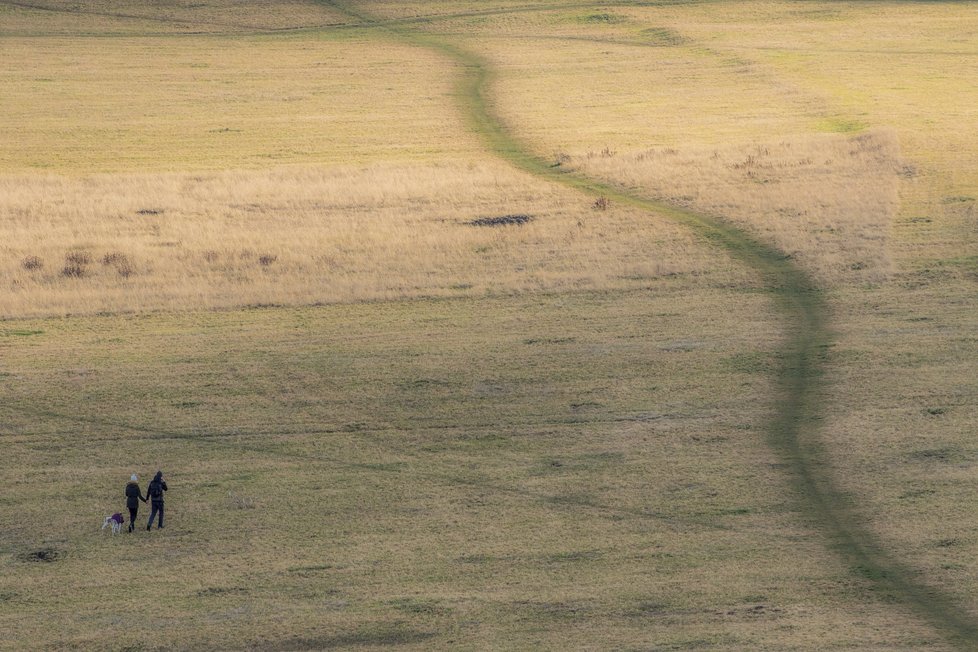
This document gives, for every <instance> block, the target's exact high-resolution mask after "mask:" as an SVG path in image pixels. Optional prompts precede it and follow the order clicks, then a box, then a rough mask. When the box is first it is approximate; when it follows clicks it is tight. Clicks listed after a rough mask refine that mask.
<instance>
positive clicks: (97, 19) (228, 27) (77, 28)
mask: <svg viewBox="0 0 978 652" xmlns="http://www.w3.org/2000/svg"><path fill="white" fill-rule="evenodd" d="M338 22H342V17H341V15H340V14H338V13H336V12H334V11H331V10H330V8H329V7H328V6H326V5H325V4H322V3H313V2H305V1H303V0H276V1H275V2H274V3H272V2H262V1H261V0H233V1H229V0H218V1H213V0H212V1H210V2H199V1H197V0H168V1H167V2H156V1H154V0H72V2H64V1H59V0H4V1H3V2H0V35H4V36H9V35H14V34H16V35H30V36H47V35H52V34H70V35H78V34H93V35H99V36H105V35H117V34H132V35H139V36H145V35H146V34H153V33H173V34H186V33H189V34H200V33H202V32H203V33H211V32H219V33H229V32H230V33H237V32H253V31H276V30H293V29H300V28H305V27H316V26H322V25H329V24H334V23H338Z"/></svg>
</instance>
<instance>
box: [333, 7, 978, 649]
mask: <svg viewBox="0 0 978 652" xmlns="http://www.w3.org/2000/svg"><path fill="white" fill-rule="evenodd" d="M325 4H327V5H329V6H330V7H331V8H333V9H336V10H338V11H340V12H342V13H344V14H346V15H348V16H350V18H351V19H352V20H354V21H355V22H356V23H357V25H358V26H366V27H370V26H373V27H375V28H378V29H383V30H385V31H386V32H388V33H390V34H393V35H395V36H396V37H398V38H400V39H402V40H405V41H407V42H410V43H413V44H415V45H417V46H420V47H426V48H430V49H434V50H437V51H440V52H442V53H444V54H446V55H448V56H450V57H451V58H452V59H453V60H455V61H456V62H457V63H458V64H459V65H460V66H461V68H462V73H461V75H460V78H459V81H458V84H459V93H458V97H459V102H460V104H461V105H462V106H461V108H462V109H463V111H464V113H465V116H466V118H467V120H468V122H469V126H470V128H471V129H472V130H473V131H474V132H476V133H478V134H479V135H480V136H481V137H482V138H483V140H484V142H485V144H486V147H487V148H488V149H489V150H491V151H492V152H494V153H495V154H496V155H498V156H499V157H500V158H502V159H504V160H506V161H508V162H509V163H510V164H512V165H514V166H515V167H517V168H519V169H521V170H523V171H525V172H528V173H530V174H533V175H535V176H537V177H540V178H543V179H546V180H549V181H551V182H555V183H560V184H563V185H565V186H569V187H571V188H574V189H576V190H578V191H580V192H582V193H585V194H588V195H592V196H595V197H601V196H603V197H606V198H608V199H610V200H612V201H614V202H618V203H621V204H624V205H629V206H633V207H636V208H640V209H643V210H647V211H650V212H655V213H656V214H658V215H662V216H665V217H668V218H669V219H672V220H674V221H676V222H678V223H680V224H682V225H684V226H686V227H687V228H689V229H691V230H692V231H693V232H694V233H696V234H698V235H699V236H700V237H702V238H703V239H704V240H706V241H708V242H709V243H712V244H713V245H715V246H717V247H718V248H721V249H723V250H724V251H725V252H726V253H727V254H729V255H731V256H733V257H734V258H735V259H737V260H739V261H740V262H741V263H743V264H744V265H746V266H748V267H749V268H751V269H752V270H754V271H755V272H757V274H758V275H759V276H760V278H761V279H762V282H763V284H764V286H765V287H766V288H767V289H768V291H769V292H770V293H771V297H772V300H773V301H774V302H775V304H776V306H777V308H778V310H779V312H780V314H781V315H782V320H783V331H784V344H783V346H782V348H781V350H780V351H779V355H778V359H779V363H780V364H779V366H778V367H777V368H776V372H775V373H776V387H777V390H778V392H779V394H780V396H779V403H780V406H781V407H780V410H779V411H778V412H777V414H773V415H771V417H770V419H769V421H768V423H767V424H766V428H765V432H766V438H767V444H768V445H769V446H770V447H771V448H772V449H773V450H774V451H775V452H776V453H777V454H778V455H779V457H780V458H781V460H782V462H783V463H784V465H785V468H786V469H787V475H788V482H789V483H790V485H791V487H792V489H793V490H794V492H795V494H796V496H797V500H798V503H799V506H800V507H801V509H802V510H803V511H804V512H805V513H806V514H807V516H808V517H809V518H811V519H812V522H813V523H814V524H815V525H816V527H818V528H819V529H820V530H821V531H822V532H823V533H824V536H825V539H826V544H827V545H828V546H829V547H831V548H832V549H833V550H835V551H837V553H838V554H839V555H840V556H841V557H842V558H843V559H844V560H845V561H846V562H847V563H848V564H849V565H850V566H851V567H852V569H853V573H858V574H859V575H860V576H861V577H863V578H866V579H868V580H869V581H870V582H871V583H872V584H873V585H874V588H875V590H876V592H877V593H878V595H879V596H880V599H881V600H882V601H884V602H889V603H893V604H897V605H902V606H903V607H905V608H907V609H909V610H910V611H912V612H914V613H916V614H917V615H918V616H919V617H921V618H922V619H923V620H925V621H927V622H929V623H930V625H931V626H932V627H934V628H935V630H937V631H938V632H939V633H940V634H941V635H942V636H943V637H944V638H945V639H946V640H947V641H948V642H949V643H950V644H952V645H954V646H955V647H958V648H960V649H962V650H972V649H975V648H976V647H978V621H976V619H975V617H974V616H973V615H972V614H969V613H967V612H966V611H965V610H964V609H963V608H962V607H961V606H960V605H958V604H956V603H955V601H954V600H953V599H952V598H951V597H950V596H949V595H947V594H945V593H944V592H942V591H941V590H940V589H939V588H938V587H934V586H930V585H928V584H926V583H925V582H923V581H921V580H920V578H919V574H918V573H917V571H915V570H914V569H913V568H911V567H910V566H908V565H906V564H905V563H903V562H901V561H900V560H898V559H896V558H895V557H894V556H893V555H892V554H891V553H890V552H888V551H887V550H886V548H885V546H884V545H883V542H881V541H879V540H878V539H877V538H876V537H875V536H874V535H873V534H872V533H871V532H870V531H869V530H868V529H867V528H865V527H864V526H863V525H862V524H861V520H860V518H859V517H858V515H857V514H856V511H855V510H854V509H853V507H852V505H851V500H850V499H849V498H847V497H845V496H843V494H842V492H841V491H840V490H839V489H838V487H837V486H836V485H835V482H834V479H833V477H832V475H831V472H830V470H829V466H828V464H827V458H826V456H825V455H824V452H823V450H822V447H821V443H820V441H819V435H818V422H819V420H820V417H821V412H822V408H823V401H824V398H823V395H822V391H821V389H822V383H823V380H822V377H823V373H824V370H825V368H826V365H827V352H828V348H829V347H830V346H831V345H832V333H831V330H830V326H829V317H828V313H829V311H828V307H827V305H826V302H825V298H824V296H823V295H822V293H821V292H820V291H819V290H818V288H817V287H816V286H815V284H814V282H813V281H812V279H811V278H810V277H809V276H808V274H807V273H806V272H805V271H804V270H803V269H801V268H800V267H799V266H798V265H796V264H795V263H794V262H793V261H791V260H790V259H789V258H788V257H786V256H785V255H784V254H783V253H782V252H780V251H778V250H777V249H775V248H774V247H772V246H771V245H768V244H765V243H763V242H761V241H759V240H757V239H755V238H754V237H753V236H751V235H750V234H748V233H747V232H745V231H743V230H741V229H739V228H736V227H735V226H733V225H731V224H729V223H726V222H724V221H721V220H718V219H715V218H712V217H709V216H706V215H702V214H699V213H696V212H693V211H690V210H687V209H684V208H680V207H677V206H672V205H669V204H666V203H663V202H660V201H655V200H652V199H648V198H645V197H641V196H638V195H636V194H633V193H631V192H628V191H626V190H624V189H622V188H620V187H616V186H614V185H611V184H608V183H604V182H601V181H596V180H593V179H589V178H586V177H584V176H582V175H579V174H575V173H571V172H566V171H562V170H560V168H555V167H552V166H551V165H549V164H548V163H547V162H545V161H543V160H541V159H540V158H538V157H536V156H534V155H533V154H532V153H530V152H529V150H528V149H527V148H526V147H524V146H523V144H522V143H521V142H520V141H519V139H518V138H517V137H516V136H515V135H513V134H512V133H511V132H510V131H508V130H507V128H506V126H505V124H504V123H503V121H502V120H500V119H499V117H498V116H497V115H496V114H495V113H494V112H493V108H492V107H493V104H492V101H491V98H490V90H489V89H490V86H491V82H492V75H493V72H492V70H491V68H490V67H489V66H488V65H487V64H486V62H485V61H484V60H483V59H482V58H481V57H479V55H478V54H477V53H474V52H471V51H468V50H465V49H463V48H461V47H458V46H457V45H455V44H453V43H451V42H449V41H445V40H442V39H440V38H437V37H434V36H431V35H428V34H425V33H422V32H419V31H417V30H412V29H411V26H410V25H411V24H412V23H406V24H398V23H396V22H394V21H381V20H378V19H376V18H374V17H371V16H369V15H366V14H364V13H362V12H360V11H358V10H357V9H356V8H354V7H351V6H349V5H347V4H346V3H344V2H341V1H326V2H325ZM575 6H579V5H575ZM594 6H603V7H607V6H609V3H599V2H596V3H594ZM524 10H525V9H524ZM416 20H417V19H416Z"/></svg>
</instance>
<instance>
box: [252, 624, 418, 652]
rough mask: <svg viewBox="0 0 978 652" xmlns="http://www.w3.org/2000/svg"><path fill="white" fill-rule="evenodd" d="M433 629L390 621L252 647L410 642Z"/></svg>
mask: <svg viewBox="0 0 978 652" xmlns="http://www.w3.org/2000/svg"><path fill="white" fill-rule="evenodd" d="M435 636H436V634H435V633H434V632H423V631H420V630H415V629H406V628H404V627H401V626H399V625H394V624H381V625H376V626H372V627H364V628H361V629H360V630H358V631H353V632H343V633H337V634H331V635H328V636H322V637H317V638H290V639H286V640H283V641H277V642H274V643H265V644H257V645H254V646H252V647H251V648H250V649H252V650H263V651H265V652H279V651H281V652H285V651H286V650H336V649H343V648H351V647H360V646H385V645H386V646H394V645H414V644H418V643H423V642H425V641H427V640H429V639H431V638H434V637H435Z"/></svg>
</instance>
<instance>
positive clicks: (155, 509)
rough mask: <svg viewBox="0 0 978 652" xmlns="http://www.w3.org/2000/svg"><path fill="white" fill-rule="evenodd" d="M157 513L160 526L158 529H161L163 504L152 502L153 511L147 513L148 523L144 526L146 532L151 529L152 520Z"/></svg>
mask: <svg viewBox="0 0 978 652" xmlns="http://www.w3.org/2000/svg"><path fill="white" fill-rule="evenodd" d="M157 512H159V514H160V525H159V527H163V503H162V502H155V501H154V502H153V509H152V510H151V511H150V513H149V523H147V524H146V529H147V530H148V529H150V528H151V527H153V519H154V518H155V517H156V513H157Z"/></svg>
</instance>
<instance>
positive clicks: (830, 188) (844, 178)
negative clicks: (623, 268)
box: [562, 129, 903, 284]
mask: <svg viewBox="0 0 978 652" xmlns="http://www.w3.org/2000/svg"><path fill="white" fill-rule="evenodd" d="M563 156H564V157H565V160H564V162H562V165H563V166H566V167H568V168H571V169H577V170H579V171H581V172H583V173H585V174H588V175H593V176H597V177H601V178H604V179H608V180H610V181H613V182H616V183H622V184H625V185H627V186H629V187H631V188H634V189H637V190H638V191H640V192H643V193H646V194H649V195H652V196H655V197H657V198H661V199H664V200H666V201H669V202H674V203H678V204H682V205H685V206H689V207H691V208H694V209H696V210H699V211H703V212H707V213H711V214H714V215H718V216H720V217H723V218H726V219H730V220H732V221H734V222H737V223H738V224H742V225H744V226H745V227H747V228H749V229H750V230H752V231H753V232H755V233H757V234H758V235H759V236H761V237H762V238H764V239H766V240H768V241H770V242H772V243H773V244H775V245H776V246H778V247H779V248H780V249H782V250H783V251H784V252H785V253H786V254H787V255H789V256H791V257H793V258H797V259H798V261H799V263H800V264H802V265H804V266H805V267H806V268H807V269H808V270H809V271H811V272H812V273H813V274H814V275H815V277H816V278H817V279H818V280H820V281H821V282H822V283H823V284H835V283H849V282H858V283H866V282H869V283H877V282H881V281H884V280H885V279H886V278H887V277H888V275H889V274H890V273H891V271H892V264H891V261H890V256H889V253H888V247H887V242H888V236H889V232H890V228H891V223H892V220H893V218H894V216H895V214H896V211H897V209H898V207H899V193H898V187H899V182H900V171H901V170H902V169H903V164H902V163H901V160H900V148H899V143H898V141H897V137H896V134H895V132H893V131H890V130H882V129H880V130H873V131H868V132H865V133H862V134H859V135H856V136H849V137H846V136H842V135H836V134H833V135H820V136H809V137H796V138H791V139H783V140H780V141H777V142H771V143H754V144H750V145H739V146H726V147H706V146H691V147H683V148H681V149H680V148H653V149H646V150H641V151H637V152H630V153H627V154H616V153H614V152H611V151H610V150H604V151H601V152H584V153H580V154H577V155H573V156H569V155H563Z"/></svg>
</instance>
